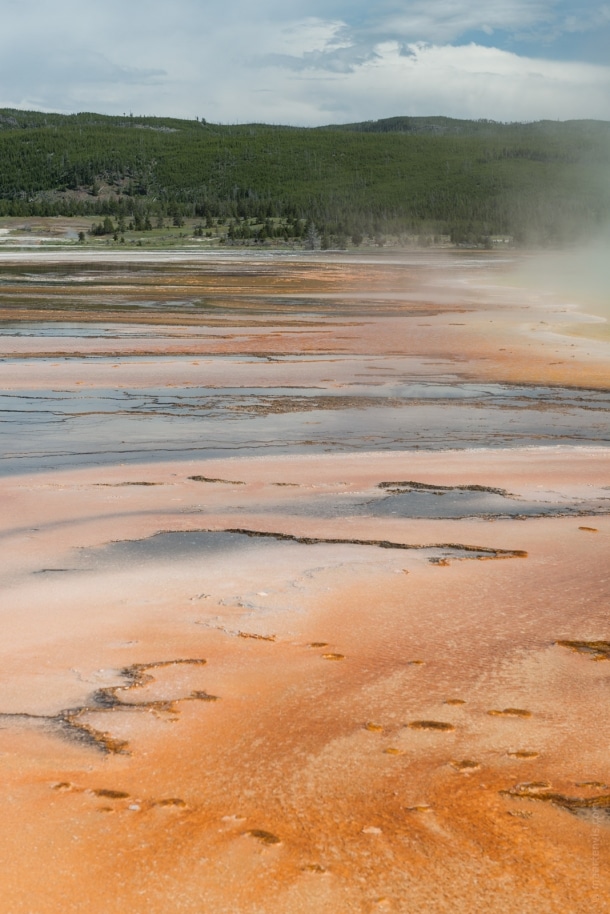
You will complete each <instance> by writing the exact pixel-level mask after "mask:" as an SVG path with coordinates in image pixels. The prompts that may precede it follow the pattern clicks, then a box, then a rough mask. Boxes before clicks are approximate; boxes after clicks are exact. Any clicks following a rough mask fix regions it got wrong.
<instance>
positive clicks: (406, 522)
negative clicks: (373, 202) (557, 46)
mask: <svg viewBox="0 0 610 914" xmlns="http://www.w3.org/2000/svg"><path fill="white" fill-rule="evenodd" d="M54 256H55V255H54ZM36 265H38V266H40V269H39V268H38V267H37V266H36ZM507 268H508V264H507V263H505V262H504V263H503V262H500V261H499V260H498V259H497V258H488V257H469V258H459V257H458V258H455V259H453V260H452V259H451V258H444V259H443V260H441V261H439V262H438V263H437V262H436V261H434V260H433V259H431V258H427V257H424V258H421V259H419V260H418V259H411V260H405V261H404V262H399V261H397V260H393V261H391V262H387V261H384V260H383V258H381V259H380V260H379V261H367V262H364V261H363V262H358V261H352V260H341V259H337V258H335V259H332V258H331V259H329V260H328V261H326V260H323V259H320V260H318V259H316V260H313V259H312V260H302V261H301V260H294V261H293V260H290V261H288V260H284V259H279V260H273V259H270V258H263V259H262V260H247V259H244V258H236V259H234V260H233V259H231V258H227V259H226V260H225V261H223V262H216V261H212V262H210V261H206V260H201V261H199V262H197V263H193V262H186V261H184V262H175V261H167V262H163V263H162V264H159V263H150V262H149V261H146V262H144V261H139V262H138V264H131V265H129V264H127V263H126V262H125V261H124V260H121V262H120V263H117V262H112V263H109V264H108V265H107V266H103V265H102V264H101V263H99V264H98V263H94V264H91V263H82V262H75V263H73V262H68V261H63V260H61V259H56V260H55V261H54V262H52V263H51V262H45V263H44V264H43V265H42V266H41V265H40V263H39V261H31V262H24V263H19V262H16V261H15V262H11V263H9V262H4V261H3V267H2V270H3V276H2V278H3V285H2V286H1V287H0V288H1V289H2V300H1V301H0V306H1V307H2V308H3V311H2V317H3V320H4V324H3V330H4V332H3V334H2V337H1V338H0V347H1V352H2V360H1V361H0V387H1V388H2V407H3V412H2V414H1V418H2V424H1V426H0V433H1V435H2V439H1V440H2V442H3V456H2V463H1V465H2V467H3V470H4V479H3V481H2V483H1V486H2V503H3V504H4V505H5V511H4V512H3V513H2V517H1V518H0V537H1V538H2V543H3V560H4V561H3V563H2V572H1V573H0V574H1V579H2V585H3V591H4V596H3V601H2V609H1V612H2V617H3V635H4V637H3V643H2V647H1V648H0V650H1V652H2V663H1V664H0V766H1V768H2V776H3V783H4V784H5V803H4V807H3V815H4V822H5V828H4V829H3V830H2V835H0V852H1V854H2V859H3V876H2V889H3V891H2V895H1V898H0V911H6V912H7V914H9V912H10V914H13V912H15V914H20V912H30V911H36V912H37V914H39V912H40V914H56V912H59V911H62V912H66V911H67V912H80V911H82V912H85V911H86V912H88V914H90V912H92V914H97V912H99V914H102V912H103V914H109V912H110V914H114V912H117V914H118V912H119V911H124V910H125V909H131V910H133V911H144V910H146V911H147V912H151V914H166V912H167V911H168V910H172V911H174V910H175V911H186V912H193V914H194V912H200V911H202V910H204V909H205V910H210V911H214V912H219V914H222V912H227V914H228V912H231V914H242V912H243V914H246V912H247V914H254V912H268V911H271V910H278V911H285V912H287V914H291V912H295V914H296V912H299V914H301V912H312V914H313V912H316V914H318V912H323V914H324V912H328V914H330V912H333V914H336V912H346V914H347V912H369V911H377V910H379V911H397V912H407V911H412V910H415V909H421V910H426V911H431V912H434V914H436V912H439V914H440V912H449V911H451V912H471V911H473V910H477V909H478V908H480V907H483V906H485V908H486V909H487V910H489V911H490V912H494V914H495V912H498V914H499V912H522V911H524V910H526V909H527V910H529V909H530V908H531V909H535V910H537V911H544V912H562V914H563V912H565V911H570V912H581V911H582V912H583V914H584V912H588V911H591V910H596V911H600V912H603V911H607V910H608V902H607V899H608V897H610V884H609V883H608V872H610V870H609V868H608V862H609V861H608V857H609V843H608V834H609V832H608V821H609V820H608V814H607V812H608V809H609V808H610V786H609V785H610V769H609V765H608V754H607V746H608V741H609V738H610V719H609V717H608V714H607V711H606V705H607V670H606V667H607V662H608V658H609V657H610V640H609V638H610V636H609V632H608V616H607V601H608V575H607V554H608V537H609V536H610V519H609V516H610V478H609V476H610V474H609V463H608V442H607V430H608V421H607V420H608V403H607V391H608V386H609V384H608V382H609V377H608V370H607V366H608V343H606V342H604V340H603V339H602V338H597V339H593V340H592V339H586V338H582V337H581V338H578V337H574V336H571V335H569V330H570V328H571V327H572V326H573V321H574V319H575V315H574V313H573V311H572V310H570V309H568V310H565V309H566V305H565V302H564V301H563V300H559V301H556V300H554V299H553V298H552V297H549V296H548V295H545V296H541V295H539V294H538V293H533V292H532V293H526V292H525V291H523V289H521V290H519V291H515V289H514V288H512V289H511V287H510V285H509V282H508V278H507V273H506V270H507ZM511 281H512V280H511Z"/></svg>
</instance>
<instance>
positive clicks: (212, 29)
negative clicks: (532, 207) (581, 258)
mask: <svg viewBox="0 0 610 914" xmlns="http://www.w3.org/2000/svg"><path fill="white" fill-rule="evenodd" d="M0 107H9V108H21V109H28V110H38V111H57V112H61V113H66V114H67V113H73V112H78V111H95V112H98V113H102V114H124V113H125V114H134V115H144V114H146V115H159V116H174V117H182V118H196V117H197V118H205V120H207V121H208V122H212V123H223V124H238V123H249V122H264V123H268V124H292V125H300V126H315V125H321V124H338V123H351V122H356V121H364V120H377V119H379V118H384V117H393V116H397V115H407V116H424V115H445V116H447V117H457V118H476V119H478V118H488V119H491V120H495V121H504V122H508V121H533V120H540V119H545V118H548V119H551V120H569V119H572V118H597V119H601V120H610V0H606V2H598V0H485V2H483V0H324V2H322V0H0Z"/></svg>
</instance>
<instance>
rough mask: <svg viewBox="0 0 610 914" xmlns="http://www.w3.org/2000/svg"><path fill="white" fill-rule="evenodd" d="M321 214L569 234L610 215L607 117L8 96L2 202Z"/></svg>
mask: <svg viewBox="0 0 610 914" xmlns="http://www.w3.org/2000/svg"><path fill="white" fill-rule="evenodd" d="M89 214H91V215H102V216H106V215H108V216H111V217H114V218H118V217H120V216H122V215H123V216H130V217H133V216H137V217H138V218H141V219H144V218H146V217H148V218H149V219H152V218H153V217H157V218H158V217H159V216H172V215H173V216H178V217H180V216H195V217H200V218H202V219H208V220H209V219H212V218H218V217H223V218H230V219H235V220H237V221H238V222H239V220H244V219H246V220H247V219H252V218H256V219H259V220H260V219H273V218H275V217H282V218H283V219H285V220H288V219H290V220H293V222H294V223H296V220H301V221H302V222H307V221H311V222H313V223H314V224H315V225H316V226H317V227H318V228H319V229H320V230H321V231H329V232H334V233H338V234H347V235H351V234H354V233H359V232H362V233H370V234H372V233H376V232H379V233H384V232H388V233H389V232H391V233H394V234H400V233H401V232H415V233H433V234H443V235H451V236H452V238H453V239H454V240H456V241H460V240H464V239H466V240H473V239H478V238H481V237H486V236H490V235H501V234H506V235H511V236H513V237H515V238H516V239H517V240H521V241H524V242H536V243H544V242H548V243H557V242H561V241H569V240H572V239H576V238H579V237H582V236H583V235H584V236H587V235H589V236H591V235H595V233H597V232H598V231H599V230H600V228H601V227H602V226H605V225H606V224H607V223H608V221H609V217H610V122H606V121H567V122H556V121H541V122H538V123H532V124H501V123H495V122H492V121H483V120H481V121H465V120H455V119H452V118H445V117H427V118H421V117H419V118H415V117H414V118H411V117H395V118H386V119H383V120H378V121H366V122H364V123H359V124H347V125H345V124H344V125H330V126H326V127H318V128H297V127H285V126H271V125H264V124H244V125H236V126H229V125H219V124H209V123H207V122H206V121H205V120H203V119H201V120H195V121H186V120H179V119H174V118H155V117H134V116H132V115H127V114H126V115H123V116H120V117H110V116H104V115H99V114H94V113H81V114H74V115H60V114H48V113H40V112H33V111H18V110H12V109H0V215H14V216H22V215H23V216H27V215H89Z"/></svg>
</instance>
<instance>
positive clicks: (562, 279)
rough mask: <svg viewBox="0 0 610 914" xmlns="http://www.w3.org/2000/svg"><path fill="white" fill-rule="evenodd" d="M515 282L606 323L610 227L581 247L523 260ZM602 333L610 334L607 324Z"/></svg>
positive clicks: (609, 314)
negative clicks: (558, 299) (556, 298)
mask: <svg viewBox="0 0 610 914" xmlns="http://www.w3.org/2000/svg"><path fill="white" fill-rule="evenodd" d="M515 279H516V280H517V281H518V282H519V283H523V284H524V285H527V287H528V288H530V289H534V290H536V291H539V292H541V293H545V292H546V293H550V294H553V295H557V296H559V297H560V298H561V299H562V300H563V301H565V302H566V304H569V305H572V306H574V307H575V308H578V310H580V311H582V313H583V315H586V314H591V315H594V316H596V317H601V318H604V319H605V320H606V321H610V228H607V229H605V230H604V231H603V232H602V233H600V236H599V238H597V239H595V240H593V241H592V242H591V243H590V244H588V245H586V246H584V247H579V248H574V249H572V250H565V251H553V252H548V253H540V254H536V255H534V256H532V257H531V258H529V259H527V260H524V261H523V263H522V264H521V265H520V266H519V267H518V268H517V270H516V272H515ZM606 330H607V332H609V333H610V325H609V326H608V327H607V328H606Z"/></svg>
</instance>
